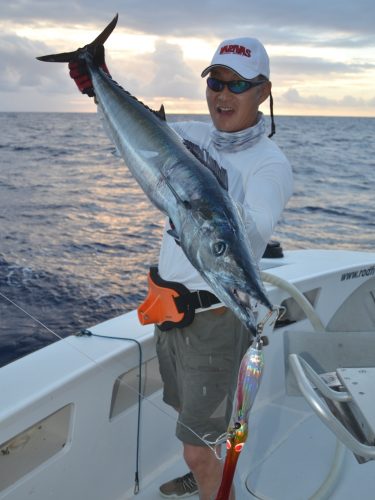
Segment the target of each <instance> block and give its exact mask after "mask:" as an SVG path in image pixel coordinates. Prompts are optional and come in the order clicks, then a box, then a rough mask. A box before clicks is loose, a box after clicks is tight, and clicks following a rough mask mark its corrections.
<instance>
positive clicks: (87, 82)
mask: <svg viewBox="0 0 375 500" xmlns="http://www.w3.org/2000/svg"><path fill="white" fill-rule="evenodd" d="M94 62H96V63H97V64H98V66H99V68H101V69H102V70H103V71H104V72H105V73H107V75H108V76H111V75H110V73H109V71H108V68H107V65H106V63H105V59H104V47H103V46H102V45H101V46H99V47H98V48H97V53H96V54H95V57H94ZM69 75H70V77H71V78H72V79H73V80H74V81H75V83H76V85H77V87H78V90H79V91H80V92H81V93H82V94H86V95H88V96H89V97H95V92H94V87H93V85H92V81H91V76H90V73H89V70H88V68H87V64H86V62H85V61H84V59H76V60H73V61H70V62H69Z"/></svg>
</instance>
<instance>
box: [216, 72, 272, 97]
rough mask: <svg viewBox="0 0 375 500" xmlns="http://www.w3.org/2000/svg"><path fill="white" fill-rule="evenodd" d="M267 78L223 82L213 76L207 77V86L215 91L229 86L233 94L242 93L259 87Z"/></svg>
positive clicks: (220, 90)
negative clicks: (252, 80) (253, 80)
mask: <svg viewBox="0 0 375 500" xmlns="http://www.w3.org/2000/svg"><path fill="white" fill-rule="evenodd" d="M265 82H266V80H260V81H258V82H248V81H246V80H231V81H230V82H223V81H222V80H218V79H217V78H212V77H211V76H210V77H209V78H207V87H208V88H209V89H210V90H213V91H214V92H222V91H223V90H224V87H225V86H227V87H228V89H229V90H230V92H232V93H233V94H242V92H246V91H247V90H249V89H252V88H253V87H257V86H258V85H261V84H262V83H265Z"/></svg>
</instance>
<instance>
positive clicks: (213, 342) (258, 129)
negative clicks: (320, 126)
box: [71, 38, 293, 500]
mask: <svg viewBox="0 0 375 500" xmlns="http://www.w3.org/2000/svg"><path fill="white" fill-rule="evenodd" d="M104 69H105V71H108V70H107V68H106V67H105V68H104ZM207 75H208V78H207V91H206V99H207V104H208V109H209V112H210V115H211V119H212V123H210V124H209V123H200V122H186V123H177V124H172V126H173V128H174V129H175V131H176V132H177V133H178V134H180V135H181V136H182V137H183V138H184V139H186V140H188V141H190V142H191V143H193V144H196V145H198V146H199V147H200V148H201V149H204V150H206V151H207V152H208V153H209V154H210V156H212V157H213V158H214V159H215V160H216V162H217V164H218V165H219V166H220V167H221V168H222V169H225V171H226V176H227V181H228V190H229V193H230V195H231V196H232V198H233V199H234V201H235V202H236V203H237V205H238V208H239V210H240V213H241V215H242V217H243V219H244V222H245V227H246V230H247V233H248V237H249V240H250V243H251V246H252V249H253V253H254V255H255V258H256V259H257V260H258V261H259V260H260V258H261V257H262V255H263V252H264V250H265V248H266V245H267V242H268V241H269V239H270V237H271V235H272V232H273V229H274V226H275V224H276V222H277V220H278V219H279V217H280V214H281V213H282V211H283V209H284V207H285V205H286V203H287V201H288V199H289V197H290V196H291V194H292V184H293V180H292V172H291V168H290V165H289V163H288V161H287V159H286V158H285V156H284V155H283V154H282V152H281V151H280V150H279V148H278V147H277V146H276V145H275V144H274V143H273V142H272V141H271V140H270V139H269V138H267V137H266V135H265V125H264V117H263V115H262V113H260V112H259V106H260V105H261V104H262V103H263V102H264V101H265V100H266V99H267V98H268V97H270V99H271V117H272V126H273V114H272V96H271V82H270V80H269V76H270V70H269V59H268V55H267V53H266V50H265V48H264V47H263V45H262V44H261V43H260V42H259V41H258V40H256V39H252V38H239V39H234V40H225V41H223V42H222V43H221V44H220V45H219V47H218V49H217V50H216V52H215V54H214V57H213V59H212V62H211V64H210V65H209V66H208V67H207V68H206V69H205V70H204V71H203V72H202V77H206V76H207ZM71 76H72V77H73V78H74V79H75V80H76V83H77V85H78V87H79V88H80V90H81V91H83V92H85V89H84V87H85V84H83V82H84V80H85V78H86V77H85V76H82V74H79V72H77V68H76V66H74V65H71ZM85 93H87V92H85ZM171 229H173V227H172V228H171V221H169V220H167V221H166V226H165V230H164V234H163V239H162V244H161V250H160V257H159V275H160V277H161V278H162V279H163V280H166V281H168V282H177V283H181V284H183V285H184V286H185V287H187V288H188V289H189V291H190V292H191V293H192V294H194V293H195V292H197V291H206V292H211V290H210V288H209V286H208V284H207V283H206V282H205V281H204V280H203V278H202V277H201V276H200V275H199V273H198V272H197V270H196V269H195V268H194V267H193V266H192V265H191V264H190V262H189V261H188V259H187V258H186V256H185V254H184V253H183V251H182V249H181V248H180V246H179V245H178V244H177V243H176V241H175V240H174V238H173V237H172V236H171V234H170V233H171ZM212 302H213V303H212V305H211V306H209V307H199V306H198V308H197V310H196V315H195V318H194V320H193V322H192V323H191V324H190V325H188V326H184V327H182V328H180V327H178V326H177V327H173V325H172V328H170V329H169V330H168V331H163V329H161V328H159V327H158V326H156V328H155V336H156V345H157V354H158V358H159V365H160V372H161V376H162V379H163V382H164V401H165V402H166V403H167V404H168V405H171V406H172V407H174V408H175V409H176V411H177V412H178V421H177V427H176V435H177V437H178V438H179V439H180V440H181V441H182V443H183V454H184V459H185V461H186V463H187V465H188V467H189V469H190V471H191V472H189V473H188V474H187V475H186V476H183V477H182V478H177V479H174V480H172V481H169V482H168V483H166V484H164V485H162V486H161V487H160V494H161V495H162V496H163V497H166V498H184V497H187V496H190V495H193V494H195V493H196V492H197V488H198V490H199V495H200V499H201V500H210V499H211V498H214V495H215V493H216V492H217V490H218V487H219V484H220V480H221V475H222V463H221V461H219V460H218V459H217V458H216V456H215V454H214V453H213V452H212V450H211V449H210V448H209V447H208V446H207V445H206V444H205V439H208V440H210V441H214V440H215V439H217V437H218V436H220V435H221V434H222V433H224V432H225V431H226V429H227V426H228V423H229V419H230V416H231V410H232V400H233V397H234V392H235V386H236V380H237V372H238V368H239V365H240V361H241V359H242V357H243V355H244V353H245V352H246V350H247V348H248V347H249V345H250V344H251V340H252V339H251V334H250V332H249V331H247V330H246V328H245V327H244V326H243V325H242V324H241V322H240V321H239V319H237V317H236V316H234V314H233V313H232V312H231V311H230V310H229V309H228V308H226V307H225V306H223V304H220V303H217V302H218V301H215V300H213V301H212ZM215 302H216V303H215ZM206 305H207V304H206ZM231 499H232V500H233V499H234V492H232V494H231Z"/></svg>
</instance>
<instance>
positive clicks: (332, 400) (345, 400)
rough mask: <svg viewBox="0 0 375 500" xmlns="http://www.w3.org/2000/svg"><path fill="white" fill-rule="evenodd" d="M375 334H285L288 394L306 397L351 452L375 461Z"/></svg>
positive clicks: (292, 332) (359, 458)
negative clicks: (374, 394)
mask: <svg viewBox="0 0 375 500" xmlns="http://www.w3.org/2000/svg"><path fill="white" fill-rule="evenodd" d="M374 352H375V332H322V333H317V332H299V331H287V332H285V335H284V359H285V382H286V392H287V394H288V395H303V397H304V398H305V399H306V401H307V403H308V404H309V405H310V406H311V408H312V409H313V410H314V412H315V413H316V415H317V416H318V417H319V418H320V419H321V420H322V421H323V422H324V423H325V424H326V425H327V427H329V428H330V429H331V431H332V432H334V433H335V434H336V436H337V437H338V439H340V441H342V442H343V443H344V444H345V445H346V446H347V447H348V448H349V449H351V450H352V451H353V453H354V454H355V456H356V458H357V460H358V462H359V463H364V462H366V461H368V460H374V459H375V402H374V397H373V393H374V387H375V356H374Z"/></svg>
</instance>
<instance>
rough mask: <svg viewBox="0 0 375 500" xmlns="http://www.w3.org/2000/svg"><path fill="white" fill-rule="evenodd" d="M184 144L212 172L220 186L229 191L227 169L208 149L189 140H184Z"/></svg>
mask: <svg viewBox="0 0 375 500" xmlns="http://www.w3.org/2000/svg"><path fill="white" fill-rule="evenodd" d="M183 142H184V144H185V146H186V147H187V149H188V150H189V151H190V152H191V153H192V154H193V155H194V156H195V157H196V158H197V159H198V160H199V161H200V162H201V163H202V165H204V166H205V167H207V168H208V169H209V170H211V172H212V173H213V174H214V176H215V177H216V179H217V181H218V182H219V184H220V186H221V187H222V188H223V189H225V190H226V191H228V173H227V171H226V170H225V168H223V167H220V165H219V164H218V163H217V161H216V160H215V159H214V158H212V156H211V155H210V154H209V153H208V151H207V150H206V149H202V148H200V147H199V146H198V145H197V144H194V142H191V141H188V140H187V139H184V141H183Z"/></svg>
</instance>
